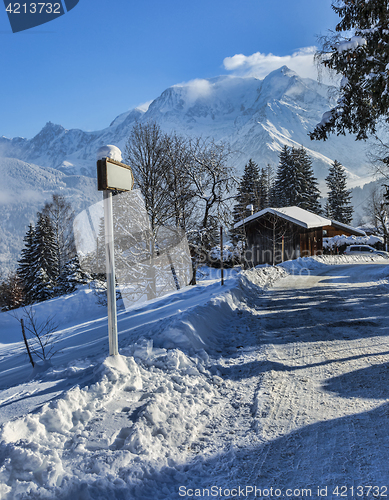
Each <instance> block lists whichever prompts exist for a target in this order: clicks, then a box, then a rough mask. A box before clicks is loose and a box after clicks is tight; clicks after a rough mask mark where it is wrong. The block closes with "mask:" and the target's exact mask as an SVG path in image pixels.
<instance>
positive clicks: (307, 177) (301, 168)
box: [294, 147, 322, 214]
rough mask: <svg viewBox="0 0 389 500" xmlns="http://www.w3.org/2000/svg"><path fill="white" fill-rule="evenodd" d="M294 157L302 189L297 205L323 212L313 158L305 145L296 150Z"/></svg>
mask: <svg viewBox="0 0 389 500" xmlns="http://www.w3.org/2000/svg"><path fill="white" fill-rule="evenodd" d="M294 159H295V164H296V166H297V170H298V172H299V176H298V177H299V183H298V186H299V187H298V189H299V190H300V192H299V193H298V196H297V202H296V206H298V207H300V208H303V209H304V210H308V211H309V212H313V213H315V214H320V213H321V212H322V210H321V206H320V203H319V198H320V191H319V189H318V188H317V185H318V183H317V180H316V178H315V176H314V173H313V169H312V160H311V158H310V157H309V155H308V154H307V152H306V150H305V149H304V148H303V147H301V148H300V149H297V150H294Z"/></svg>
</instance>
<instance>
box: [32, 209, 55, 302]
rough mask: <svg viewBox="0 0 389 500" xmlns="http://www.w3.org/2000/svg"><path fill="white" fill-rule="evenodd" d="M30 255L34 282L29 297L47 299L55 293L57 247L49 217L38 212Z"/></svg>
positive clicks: (37, 300)
mask: <svg viewBox="0 0 389 500" xmlns="http://www.w3.org/2000/svg"><path fill="white" fill-rule="evenodd" d="M31 257H32V259H33V264H32V268H31V271H32V275H33V276H34V283H33V286H32V290H31V298H32V301H34V302H41V301H43V300H47V299H49V298H51V297H53V296H54V295H55V287H56V284H57V279H58V275H59V263H58V247H57V244H56V240H55V234H54V229H53V226H52V224H51V221H50V218H49V217H48V216H45V215H43V214H42V213H40V212H38V221H37V225H36V228H35V234H34V239H33V245H32V251H31Z"/></svg>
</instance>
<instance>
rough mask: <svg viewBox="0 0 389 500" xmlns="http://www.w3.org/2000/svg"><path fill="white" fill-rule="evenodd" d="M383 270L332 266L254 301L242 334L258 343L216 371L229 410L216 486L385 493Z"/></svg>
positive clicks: (388, 366)
mask: <svg viewBox="0 0 389 500" xmlns="http://www.w3.org/2000/svg"><path fill="white" fill-rule="evenodd" d="M381 272H382V269H381V266H377V265H374V264H373V265H354V266H350V265H349V266H333V267H330V268H327V270H326V271H324V272H319V273H317V274H315V273H314V274H312V272H311V275H309V276H289V277H287V278H283V279H282V280H280V281H278V282H277V283H276V284H275V286H274V287H273V288H272V289H270V290H268V292H267V293H266V294H265V295H264V296H262V297H259V298H258V297H255V296H251V297H248V301H247V306H248V307H247V309H246V311H244V312H243V313H242V315H241V319H240V321H239V322H237V323H236V325H235V328H240V329H241V333H242V338H243V337H246V338H250V337H251V345H247V344H246V345H245V347H244V348H243V349H242V353H241V355H240V357H238V358H235V359H234V358H231V359H227V358H225V359H224V360H223V365H224V366H223V368H220V376H221V377H222V378H224V379H226V380H229V383H228V389H227V388H226V389H225V390H224V391H222V392H224V395H225V397H226V399H227V400H228V402H226V401H225V400H224V401H223V402H221V403H220V407H219V408H218V409H215V422H216V423H215V422H214V423H213V425H214V428H215V431H214V434H213V436H212V438H211V439H210V440H211V442H213V444H215V443H217V444H216V447H217V446H219V451H220V452H221V453H220V455H219V456H217V457H213V458H211V459H210V461H209V464H208V465H209V468H210V470H211V471H212V472H211V473H214V474H215V475H216V476H217V478H218V479H217V481H214V483H216V485H217V486H220V487H223V488H235V487H237V486H238V485H240V486H241V487H246V486H247V485H248V486H249V490H247V491H251V490H250V488H251V487H253V488H254V487H255V486H256V487H257V488H258V489H259V490H265V491H262V496H263V498H266V497H267V496H268V495H267V494H270V491H273V496H277V495H276V494H275V491H276V489H277V494H280V493H281V494H282V496H284V495H285V496H286V494H287V493H286V492H287V490H289V491H288V493H290V492H291V491H293V492H294V493H296V495H295V494H293V497H295V498H300V497H301V498H304V497H306V496H310V495H309V493H310V492H311V494H312V496H313V497H315V498H316V497H317V496H318V487H319V488H320V491H321V493H322V495H321V496H322V497H323V496H325V497H327V498H340V497H341V496H340V494H341V493H343V496H348V497H353V498H358V497H363V498H369V497H370V498H372V497H373V492H374V493H376V494H377V493H378V494H379V496H383V497H384V496H386V495H389V411H388V410H389V406H388V401H389V363H388V362H389V342H388V333H389V321H388V316H389V304H388V303H389V299H388V293H389V288H388V285H387V284H385V283H380V282H377V281H373V280H372V276H377V275H379V274H380V273H381ZM250 334H251V335H250ZM253 337H255V339H256V340H254V338H253ZM255 344H256V345H255ZM214 438H216V439H214ZM193 486H194V485H193ZM337 486H338V489H336V487H337ZM367 486H375V487H378V488H375V489H374V490H373V489H369V488H367ZM362 487H364V488H362ZM271 488H273V490H270V489H271ZM358 488H359V489H358ZM304 489H305V490H307V491H303V490H304ZM295 490H296V491H295ZM245 491H246V490H245ZM238 493H239V490H238ZM254 493H255V490H254V492H253V493H252V494H251V495H248V497H253V498H254ZM298 493H300V494H298ZM337 493H339V495H337ZM231 498H232V496H231ZM257 498H262V497H261V494H260V492H259V491H257Z"/></svg>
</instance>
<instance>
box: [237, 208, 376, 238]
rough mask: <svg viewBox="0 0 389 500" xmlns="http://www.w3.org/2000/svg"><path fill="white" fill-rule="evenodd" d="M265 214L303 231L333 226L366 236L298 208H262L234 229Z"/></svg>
mask: <svg viewBox="0 0 389 500" xmlns="http://www.w3.org/2000/svg"><path fill="white" fill-rule="evenodd" d="M266 214H273V215H277V216H278V217H281V218H283V219H286V220H288V221H290V222H292V223H293V224H297V225H298V226H301V227H304V228H305V229H313V228H315V227H325V226H333V227H336V228H339V229H344V230H345V231H347V232H349V233H351V234H355V235H357V236H366V234H365V233H364V231H361V230H360V229H355V228H354V227H351V226H348V225H347V224H343V223H341V222H338V221H335V220H330V219H327V218H325V217H322V216H321V215H316V214H314V213H312V212H309V211H308V210H304V209H303V208H300V207H283V208H270V207H269V208H264V209H263V210H261V211H260V212H257V213H255V214H253V215H250V217H246V218H245V219H243V220H241V221H239V222H237V223H236V224H235V225H234V229H236V228H238V227H241V226H243V225H245V224H248V223H250V222H251V221H254V220H256V219H259V218H261V217H263V216H264V215H266Z"/></svg>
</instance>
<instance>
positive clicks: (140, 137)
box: [124, 122, 172, 231]
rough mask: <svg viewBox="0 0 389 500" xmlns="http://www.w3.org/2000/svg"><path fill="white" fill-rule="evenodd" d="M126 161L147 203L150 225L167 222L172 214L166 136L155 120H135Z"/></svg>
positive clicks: (153, 227)
mask: <svg viewBox="0 0 389 500" xmlns="http://www.w3.org/2000/svg"><path fill="white" fill-rule="evenodd" d="M124 161H125V162H126V163H127V164H128V165H130V166H131V168H132V170H133V173H134V177H135V187H137V188H139V189H140V191H141V193H142V195H143V197H144V200H145V205H146V210H147V213H148V216H149V219H150V224H151V228H152V230H153V231H154V229H155V228H156V227H157V226H158V225H163V224H165V223H166V222H167V221H168V220H169V219H170V218H171V215H172V210H171V206H170V204H169V200H168V196H167V194H168V185H167V181H166V177H167V175H166V173H167V170H168V168H169V164H168V162H167V161H166V159H165V137H164V134H163V132H162V130H161V128H160V126H159V125H157V123H155V122H147V123H145V124H142V123H139V122H138V123H136V124H135V125H134V127H133V129H132V131H131V134H130V137H129V139H128V142H127V144H126V147H125V152H124Z"/></svg>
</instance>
